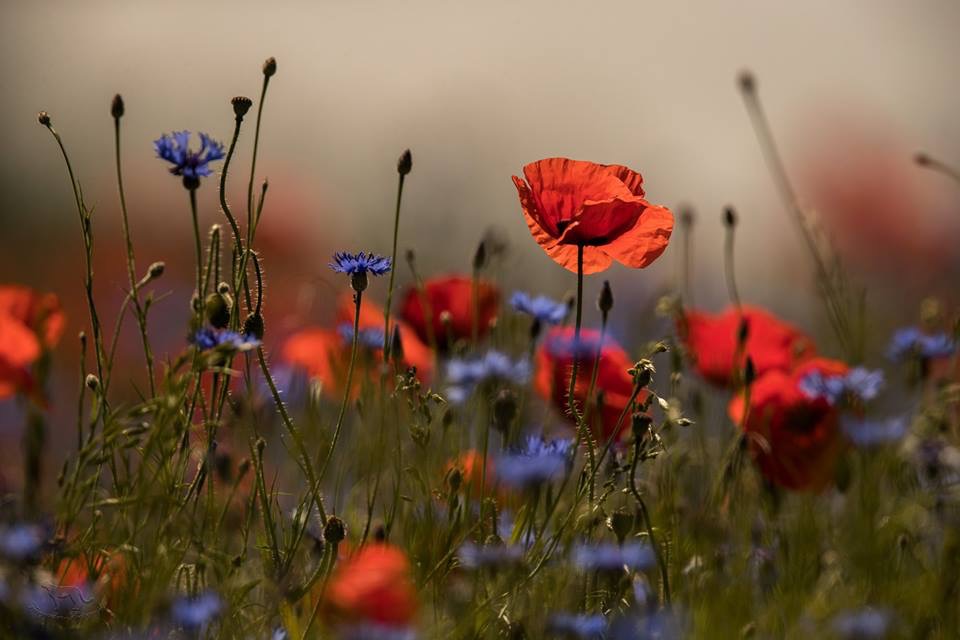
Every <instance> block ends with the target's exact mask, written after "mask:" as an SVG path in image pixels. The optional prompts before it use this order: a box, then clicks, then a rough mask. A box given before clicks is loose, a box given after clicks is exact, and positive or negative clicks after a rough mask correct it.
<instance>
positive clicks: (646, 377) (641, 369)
mask: <svg viewBox="0 0 960 640" xmlns="http://www.w3.org/2000/svg"><path fill="white" fill-rule="evenodd" d="M631 371H632V373H633V383H634V384H635V385H637V386H638V387H648V386H650V383H651V382H652V381H653V374H655V373H656V372H657V370H656V369H655V368H654V366H653V363H652V362H651V361H650V360H647V359H646V358H644V359H643V360H640V361H639V362H637V363H636V364H635V365H633V369H631Z"/></svg>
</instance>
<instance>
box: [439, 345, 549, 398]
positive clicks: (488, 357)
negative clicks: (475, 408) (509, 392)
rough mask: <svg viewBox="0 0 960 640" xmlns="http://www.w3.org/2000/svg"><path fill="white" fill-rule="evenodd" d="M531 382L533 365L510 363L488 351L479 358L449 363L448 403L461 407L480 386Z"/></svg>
mask: <svg viewBox="0 0 960 640" xmlns="http://www.w3.org/2000/svg"><path fill="white" fill-rule="evenodd" d="M529 378H530V363H529V362H528V361H526V360H523V359H521V360H516V361H514V360H511V359H510V356H508V355H506V354H505V353H501V352H500V351H488V352H486V353H485V354H483V355H482V356H480V357H479V358H474V359H470V360H467V359H461V358H454V359H452V360H450V361H449V362H448V363H447V382H448V383H449V385H450V386H449V387H447V399H448V400H449V401H450V402H452V403H454V404H460V403H462V402H464V401H465V400H466V399H467V397H469V395H470V394H471V393H472V392H473V390H474V389H475V388H476V387H477V385H479V384H480V383H481V382H484V381H486V380H503V381H506V382H512V383H514V384H523V383H525V382H526V381H527V380H528V379H529Z"/></svg>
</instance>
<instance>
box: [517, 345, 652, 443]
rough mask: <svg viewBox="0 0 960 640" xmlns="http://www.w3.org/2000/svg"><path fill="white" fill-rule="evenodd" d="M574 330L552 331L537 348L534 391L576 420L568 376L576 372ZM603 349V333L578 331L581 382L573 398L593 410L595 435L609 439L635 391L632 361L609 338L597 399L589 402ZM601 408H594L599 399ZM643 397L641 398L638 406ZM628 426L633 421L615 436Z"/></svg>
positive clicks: (626, 421)
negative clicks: (574, 365) (631, 372)
mask: <svg viewBox="0 0 960 640" xmlns="http://www.w3.org/2000/svg"><path fill="white" fill-rule="evenodd" d="M573 344H574V329H573V328H571V327H554V328H552V329H551V330H550V331H549V332H548V333H547V335H546V336H545V337H544V339H543V342H542V343H541V344H540V346H539V348H538V349H537V355H536V374H535V377H534V381H533V384H534V388H535V389H536V391H537V393H538V394H540V396H542V397H543V398H545V399H547V400H549V401H551V402H552V403H553V405H554V406H555V407H557V408H558V409H559V410H560V411H561V412H563V414H564V415H566V416H567V417H568V418H570V419H572V416H571V415H570V412H569V411H568V407H569V403H568V394H569V390H570V375H571V373H572V370H573V356H574V347H573ZM598 346H600V332H599V331H597V330H595V329H583V330H582V331H581V332H580V347H579V354H580V355H579V361H580V365H579V368H578V370H577V383H576V387H575V388H574V400H575V401H576V402H577V406H578V408H579V409H580V410H581V411H583V410H584V407H591V408H590V411H588V415H589V416H590V428H591V430H592V431H593V434H594V437H596V438H602V439H603V441H606V440H607V439H608V438H610V436H611V435H612V434H613V433H614V429H616V427H617V420H618V419H619V418H620V414H621V413H622V412H623V410H624V409H625V408H626V406H627V403H628V401H629V400H630V395H631V393H633V377H632V376H631V375H630V374H629V373H627V371H628V370H629V369H630V368H631V367H633V365H634V362H633V361H632V360H631V359H630V357H629V356H628V355H627V353H626V352H625V351H624V350H623V349H622V348H621V347H620V345H618V344H617V343H616V342H614V341H613V340H612V339H611V338H605V339H604V341H603V345H602V349H601V351H600V359H599V368H598V370H597V383H596V388H595V389H594V393H593V397H592V398H590V399H589V400H588V398H587V393H588V392H589V390H590V380H591V379H592V377H593V371H594V362H595V361H596V357H597V347H598ZM601 394H602V396H603V406H602V407H601V408H600V411H599V412H597V411H595V410H594V409H593V407H595V406H596V405H595V403H596V402H597V400H598V399H599V397H600V395H601ZM643 398H644V395H643V394H641V395H640V396H638V398H637V400H638V402H640V401H642V400H643ZM629 428H630V418H629V416H625V417H624V419H623V421H622V422H621V424H620V429H619V433H617V437H618V438H619V437H622V436H623V434H624V433H625V432H627V431H628V430H629Z"/></svg>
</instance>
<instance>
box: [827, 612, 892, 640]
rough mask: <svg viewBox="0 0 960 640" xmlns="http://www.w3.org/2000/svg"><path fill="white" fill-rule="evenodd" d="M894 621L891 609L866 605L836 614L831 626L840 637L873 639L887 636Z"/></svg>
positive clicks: (850, 639) (858, 639)
mask: <svg viewBox="0 0 960 640" xmlns="http://www.w3.org/2000/svg"><path fill="white" fill-rule="evenodd" d="M892 622H893V615H892V614H891V613H890V612H889V611H886V610H883V609H874V608H872V607H864V608H862V609H855V610H853V611H845V612H843V613H840V614H838V615H836V616H834V618H833V620H832V621H831V623H830V626H831V627H832V628H833V631H834V632H835V633H836V634H837V636H839V637H840V638H844V639H849V640H853V639H854V638H856V639H857V640H873V639H874V638H876V639H879V638H886V637H887V632H888V631H889V629H890V625H891V623H892Z"/></svg>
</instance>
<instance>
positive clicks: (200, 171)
mask: <svg viewBox="0 0 960 640" xmlns="http://www.w3.org/2000/svg"><path fill="white" fill-rule="evenodd" d="M153 148H154V149H155V150H156V152H157V157H158V158H162V159H163V160H166V161H167V162H169V163H171V164H172V165H173V166H172V167H170V173H172V174H173V175H175V176H183V184H184V186H186V187H187V188H188V189H195V188H197V187H198V186H199V185H200V178H202V177H205V176H209V175H211V174H213V170H212V169H211V168H210V163H211V162H214V161H216V160H222V159H223V145H222V144H220V143H219V142H217V141H216V140H214V139H213V138H211V137H210V136H208V135H207V134H205V133H201V134H200V150H199V151H191V150H190V132H189V131H174V132H173V133H172V134H169V135H168V134H166V133H165V134H163V135H162V136H160V137H159V138H158V139H157V140H154V142H153Z"/></svg>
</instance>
